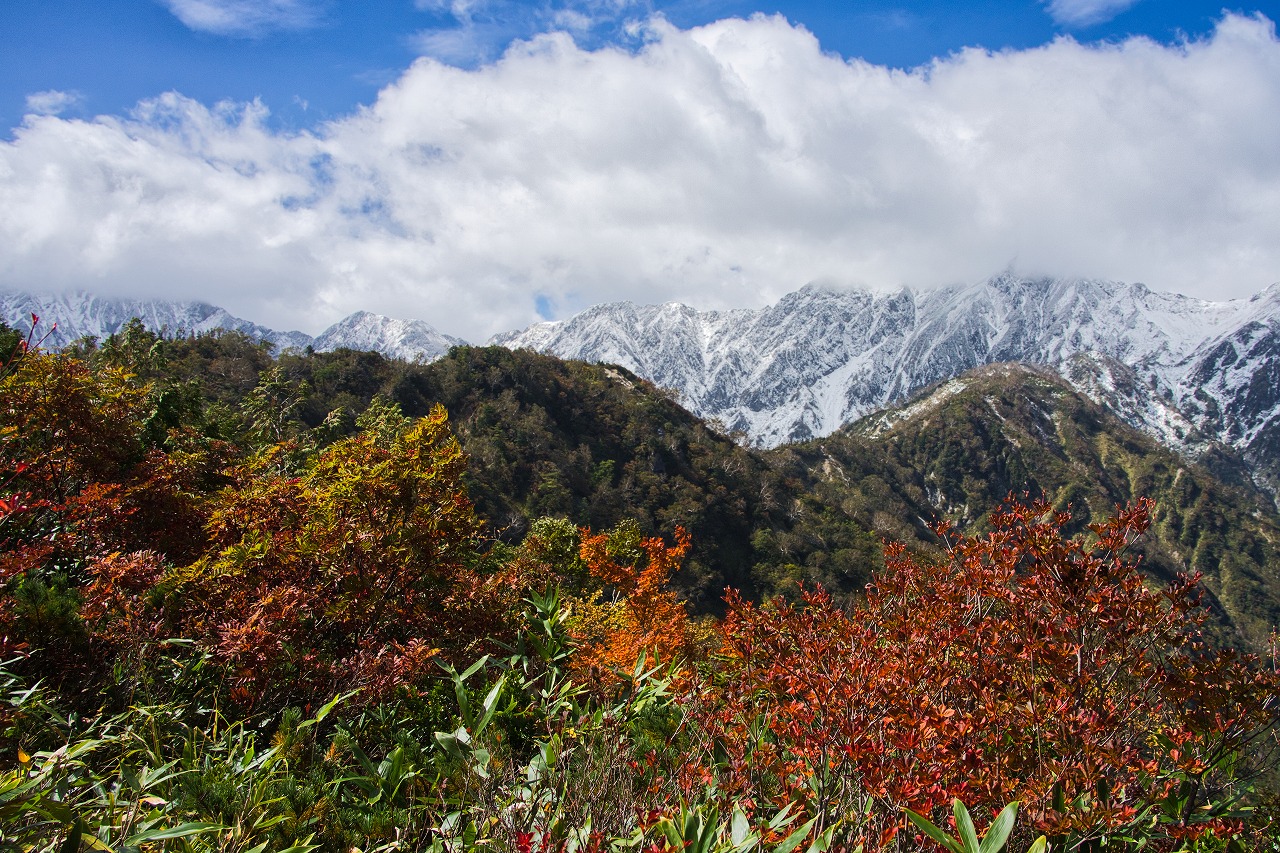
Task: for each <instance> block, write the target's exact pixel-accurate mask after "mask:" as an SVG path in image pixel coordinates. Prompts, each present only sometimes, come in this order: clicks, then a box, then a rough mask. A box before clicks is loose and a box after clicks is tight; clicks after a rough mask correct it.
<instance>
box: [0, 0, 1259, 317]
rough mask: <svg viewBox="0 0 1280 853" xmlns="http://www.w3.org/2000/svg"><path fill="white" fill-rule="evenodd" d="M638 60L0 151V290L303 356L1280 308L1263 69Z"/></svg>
mask: <svg viewBox="0 0 1280 853" xmlns="http://www.w3.org/2000/svg"><path fill="white" fill-rule="evenodd" d="M648 39H649V40H648V42H647V43H646V44H645V46H644V47H643V48H642V49H640V50H638V51H637V52H634V53H632V52H627V51H623V50H619V49H604V50H599V51H594V52H591V51H585V50H582V49H580V48H579V47H577V46H576V45H575V44H574V42H573V40H572V39H571V38H570V37H569V36H568V35H564V34H557V35H547V36H542V37H539V38H536V39H534V40H532V41H529V42H525V43H518V44H516V45H514V46H513V47H512V48H511V49H510V50H508V51H507V53H506V54H505V55H504V56H503V57H502V58H501V59H500V60H499V61H497V62H494V63H492V64H489V65H485V66H482V67H480V68H477V69H475V70H470V71H468V70H461V69H458V68H453V67H450V66H447V65H444V64H442V63H440V62H437V61H435V60H431V59H422V60H419V61H418V62H417V63H415V64H414V65H413V66H412V67H411V68H410V69H408V70H407V71H406V72H404V73H403V74H402V75H401V76H400V78H399V79H398V80H397V81H396V82H395V83H394V84H392V85H390V86H387V87H386V88H385V89H383V90H382V92H381V93H380V94H379V97H378V100H377V102H376V103H374V104H372V105H370V106H369V107H367V108H364V109H362V110H360V111H359V112H357V113H356V114H354V115H352V116H350V117H348V118H345V119H342V120H339V121H336V122H333V123H331V124H328V125H326V126H324V127H322V128H320V129H318V130H316V131H315V132H313V133H303V134H281V133H277V132H273V131H271V130H269V129H268V128H267V127H266V125H265V123H264V110H263V108H262V107H261V106H260V105H256V104H250V105H247V106H246V105H238V106H237V105H214V106H212V107H210V106H206V105H202V104H199V103H196V102H193V101H190V100H187V99H184V98H182V97H180V96H178V95H172V94H171V95H165V96H163V97H161V98H158V99H156V100H155V101H152V102H148V103H145V104H143V105H141V106H140V107H139V109H138V110H137V111H136V113H135V114H133V115H131V116H129V117H125V118H99V119H96V120H93V121H77V120H67V119H62V118H57V117H52V116H31V117H29V118H28V119H27V120H26V123H25V124H24V125H23V126H22V127H21V128H19V129H18V130H17V131H16V132H15V135H14V138H13V140H12V141H10V142H0V285H3V286H10V287H71V286H89V287H93V288H95V289H97V290H100V291H102V292H121V293H126V292H127V293H134V294H162V295H169V296H175V297H176V296H183V297H199V298H203V299H207V300H210V301H213V302H215V303H218V304H222V305H225V306H226V307H228V308H229V309H231V310H233V311H235V312H237V313H239V314H241V315H242V316H247V317H250V318H252V319H255V320H258V321H259V322H264V323H268V324H273V325H277V326H293V327H302V328H304V329H306V330H308V331H318V330H319V329H320V328H322V327H323V326H324V325H326V324H327V323H329V322H332V321H333V320H336V319H337V318H338V317H340V316H342V315H343V314H345V313H348V312H350V311H353V310H356V309H360V308H367V309H369V310H373V311H378V312H381V313H385V314H390V315H393V316H401V317H420V318H423V319H426V320H428V321H430V322H432V323H433V324H435V325H437V326H439V327H440V328H441V329H443V330H444V331H447V332H450V333H453V334H458V335H462V336H464V337H467V338H470V339H472V340H483V339H484V338H486V337H487V336H488V335H489V334H491V333H493V332H496V331H500V330H503V329H507V328H513V327H516V326H520V325H524V324H526V323H528V322H532V321H534V320H536V319H537V318H538V314H537V307H538V300H539V298H542V299H544V300H546V301H547V302H549V303H550V304H551V305H553V306H558V307H559V309H560V310H562V311H565V310H569V309H572V308H574V307H581V306H584V305H586V304H591V303H594V302H599V301H606V300H615V299H632V300H635V301H639V302H655V301H666V300H683V301H687V302H690V303H693V304H695V305H699V306H702V307H724V306H733V305H744V304H756V305H758V304H761V303H763V302H764V301H767V300H772V299H776V298H777V297H779V296H780V295H782V294H783V293H785V292H787V291H789V290H792V289H795V288H796V287H799V286H800V285H802V284H804V283H806V282H808V281H812V280H824V281H830V282H836V283H840V282H844V283H849V284H871V285H878V286H896V285H899V284H907V285H912V286H923V287H927V286H931V285H936V284H941V283H947V282H953V281H958V280H976V279H979V278H982V277H985V276H986V275H989V274H991V273H993V272H996V271H998V270H1000V269H1003V268H1004V267H1005V266H1006V265H1007V264H1008V263H1009V261H1010V259H1011V258H1015V257H1016V258H1017V259H1018V263H1019V266H1020V268H1022V269H1024V270H1026V271H1027V272H1045V273H1054V274H1061V275H1089V276H1102V277H1109V278H1117V279H1122V280H1129V281H1145V282H1146V283H1147V284H1149V285H1151V286H1152V287H1155V288H1158V289H1168V290H1177V291H1181V292H1184V293H1192V294H1196V295H1201V296H1205V297H1208V298H1226V297H1234V296H1244V295H1248V294H1251V293H1253V292H1255V291H1257V290H1258V289H1260V288H1261V287H1263V286H1265V285H1267V284H1269V283H1271V282H1272V281H1275V280H1278V279H1280V219H1278V218H1277V217H1276V216H1275V211H1276V210H1280V151H1277V148H1276V146H1275V142H1274V141H1275V140H1276V139H1277V138H1280V42H1278V41H1277V39H1276V34H1275V29H1274V26H1273V25H1272V24H1271V22H1269V21H1267V20H1265V19H1263V18H1261V17H1253V18H1248V17H1240V16H1227V17H1224V18H1223V20H1222V21H1221V22H1220V24H1219V26H1218V27H1217V30H1216V32H1215V33H1214V34H1213V35H1212V36H1211V37H1209V38H1207V39H1205V40H1203V41H1198V42H1192V43H1188V44H1184V45H1179V46H1174V47H1167V46H1162V45H1158V44H1156V43H1153V42H1151V41H1148V40H1144V39H1135V40H1131V41H1127V42H1124V43H1122V44H1117V45H1102V46H1087V45H1081V44H1078V43H1077V42H1075V41H1073V40H1071V39H1067V38H1064V39H1060V40H1058V41H1055V42H1053V43H1052V44H1049V45H1045V46H1043V47H1040V48H1036V49H1033V50H1026V51H1006V52H1001V53H994V54H993V53H988V52H985V51H980V50H970V51H966V52H962V53H960V54H957V55H954V56H951V57H948V58H946V59H940V60H936V61H935V62H934V63H933V64H932V65H930V66H928V67H926V68H923V69H919V70H916V71H912V72H905V71H898V70H891V69H887V68H884V67H880V66H875V65H871V64H868V63H866V62H862V61H856V60H855V61H852V62H845V61H842V60H840V59H839V58H838V57H834V56H832V55H831V54H828V53H823V52H822V51H821V50H820V48H819V45H818V44H817V42H816V40H815V39H814V38H813V37H812V36H811V35H810V34H809V33H808V32H806V31H804V30H803V29H799V28H795V27H792V26H790V25H788V24H787V23H786V22H785V21H784V20H782V19H780V18H763V17H758V18H754V19H752V20H750V21H742V20H728V21H721V22H717V23H715V24H711V25H708V26H705V27H701V28H698V29H694V30H689V31H681V30H678V29H676V28H675V27H673V26H671V25H669V24H667V23H665V22H663V21H661V20H657V21H654V22H652V24H651V30H650V32H649V34H648Z"/></svg>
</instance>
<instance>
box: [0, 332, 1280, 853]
mask: <svg viewBox="0 0 1280 853" xmlns="http://www.w3.org/2000/svg"><path fill="white" fill-rule="evenodd" d="M0 333H2V334H3V335H4V338H3V340H0V355H3V356H4V361H3V362H2V365H3V366H2V367H0V584H2V586H0V595H2V596H3V607H0V653H3V660H4V663H3V664H0V684H3V685H4V690H3V692H2V693H0V749H2V750H3V751H4V753H5V754H6V755H8V756H10V759H8V761H9V763H8V764H6V765H4V766H3V768H0V770H2V771H3V775H2V776H0V846H3V845H8V846H13V847H15V849H22V850H36V851H42V852H43V851H49V852H50V853H52V851H55V850H56V851H59V853H64V851H74V850H89V849H93V850H161V849H164V850H186V851H192V850H198V851H213V850H219V851H244V853H265V851H268V850H280V851H288V853H304V851H311V850H325V851H343V853H349V851H350V850H352V849H359V850H375V849H376V850H383V851H391V850H421V851H432V853H445V851H464V850H466V851H471V850H480V849H484V850H498V851H511V853H532V851H534V850H538V851H552V850H555V851H562V850H563V851H603V850H606V849H608V850H611V851H622V850H627V849H647V850H653V851H655V853H666V851H670V853H676V851H684V850H687V849H689V848H694V849H697V850H699V851H703V853H730V851H734V853H749V851H752V850H756V849H759V850H761V851H764V850H774V851H779V852H780V853H791V851H794V850H798V849H803V850H806V851H808V853H823V851H826V850H828V849H837V848H838V849H848V850H859V849H860V850H863V851H868V853H869V851H877V850H879V851H890V850H897V851H903V850H917V849H920V850H930V849H938V848H939V846H940V845H941V846H942V847H946V848H947V849H957V847H954V846H951V845H953V844H954V845H960V846H961V847H962V848H964V849H976V847H977V842H976V838H977V837H978V836H980V835H986V837H987V838H988V841H987V843H986V846H985V847H983V849H984V850H989V851H993V853H994V851H996V850H999V849H1003V847H1004V845H1005V842H1006V841H1007V842H1008V844H1009V849H1011V850H1017V851H1018V853H1021V851H1024V850H1027V849H1028V848H1031V849H1034V850H1038V851H1046V850H1052V851H1058V850H1064V851H1065V850H1102V849H1111V848H1113V847H1116V848H1117V849H1118V848H1119V847H1125V848H1127V847H1128V846H1133V847H1134V848H1135V849H1136V847H1137V846H1143V847H1145V848H1146V849H1152V850H1167V851H1174V850H1193V849H1194V850H1217V851H1229V850H1230V851H1235V850H1244V849H1258V850H1261V849H1276V844H1277V838H1280V833H1277V831H1276V830H1275V827H1276V826H1277V825H1280V824H1277V820H1278V819H1280V818H1277V815H1276V812H1275V798H1274V793H1273V792H1274V781H1275V776H1276V766H1277V765H1276V747H1277V741H1276V734H1277V733H1276V729H1275V725H1276V709H1277V707H1278V706H1280V676H1278V675H1277V672H1276V662H1275V659H1274V656H1271V657H1267V658H1265V659H1261V658H1258V657H1255V656H1253V655H1250V654H1249V653H1248V651H1249V650H1254V651H1260V652H1268V651H1269V650H1268V649H1267V640H1268V638H1269V636H1270V632H1269V629H1270V627H1271V626H1273V625H1274V624H1275V612H1276V604H1275V602H1276V601H1277V595H1276V592H1275V589H1276V579H1275V578H1276V571H1277V562H1276V559H1275V556H1276V555H1275V543H1276V541H1277V540H1276V538H1275V537H1276V531H1277V530H1278V529H1280V527H1278V525H1277V522H1276V520H1275V518H1274V516H1273V515H1272V514H1270V510H1269V505H1268V504H1267V503H1266V502H1265V501H1261V500H1259V499H1258V496H1257V494H1256V493H1252V492H1248V491H1244V490H1242V489H1240V488H1237V487H1229V486H1226V485H1223V484H1221V483H1219V482H1217V481H1215V480H1214V479H1213V477H1212V475H1210V474H1209V473H1208V472H1207V471H1206V470H1204V469H1201V468H1198V467H1196V466H1192V465H1189V464H1187V463H1185V462H1183V461H1182V460H1180V459H1179V458H1178V457H1175V456H1173V455H1171V454H1169V453H1167V452H1165V451H1162V450H1160V448H1158V447H1156V446H1155V445H1153V444H1151V443H1150V442H1149V441H1148V440H1146V439H1144V438H1142V437H1140V436H1138V434H1136V433H1134V432H1133V431H1132V430H1129V429H1128V428H1127V427H1124V426H1123V425H1122V424H1120V423H1119V422H1118V421H1115V420H1114V419H1112V418H1110V416H1108V415H1106V414H1105V413H1104V412H1102V410H1100V409H1098V408H1097V407H1096V406H1094V405H1093V404H1091V403H1088V402H1087V401H1085V400H1083V399H1082V398H1080V397H1078V396H1077V395H1075V394H1074V393H1073V392H1071V391H1070V389H1069V388H1067V387H1066V386H1064V385H1062V384H1061V382H1060V381H1058V380H1056V379H1053V378H1051V377H1047V376H1044V375H1041V374H1039V373H1037V372H1034V371H1028V370H1025V369H1023V368H1018V367H1013V366H1009V367H997V368H989V369H987V370H985V371H983V372H980V373H976V374H972V375H968V376H966V377H962V378H961V379H960V380H957V381H956V382H954V383H952V384H948V385H945V386H943V387H941V388H939V389H936V390H935V391H934V392H933V393H932V394H931V395H929V396H926V397H924V398H921V399H919V400H917V401H916V402H914V403H912V404H911V405H909V406H908V407H906V408H905V409H902V410H898V411H894V412H886V413H882V414H880V415H878V416H874V417H872V418H870V419H867V420H865V421H863V422H861V423H859V424H857V425H855V426H854V427H852V428H850V429H849V430H847V431H844V432H842V433H841V434H840V435H837V436H832V437H830V438H827V439H824V440H822V441H821V442H814V443H810V444H806V445H797V446H793V447H788V448H781V449H778V450H775V451H771V452H767V453H760V452H754V451H748V450H746V449H743V448H742V447H740V446H738V445H736V444H735V443H734V442H733V441H731V440H730V439H729V438H727V437H725V436H722V435H720V434H718V433H717V432H716V431H715V430H713V429H710V428H709V427H708V426H707V425H705V424H703V423H701V422H700V421H698V420H697V419H696V418H694V417H693V416H691V415H690V414H688V413H687V412H686V411H684V410H683V409H682V408H681V407H680V406H679V405H677V404H676V403H675V402H674V401H673V399H672V398H671V395H670V394H668V393H666V392H664V391H662V390H661V389H658V388H655V387H654V386H652V385H650V384H648V383H646V382H644V381H642V380H640V379H638V378H637V377H635V376H634V375H631V374H629V373H627V372H626V371H624V370H621V369H619V368H616V367H611V366H608V365H588V364H583V363H575V362H564V361H560V360H557V359H554V358H551V357H547V356H541V355H535V354H531V353H522V352H511V351H508V350H505V349H499V348H468V347H460V348H456V349H455V350H453V351H452V352H451V353H450V354H449V355H448V356H447V357H446V358H443V359H441V360H439V361H438V362H435V363H433V364H430V365H410V364H406V363H402V362H395V361H390V360H387V359H385V358H383V357H381V356H377V355H373V354H369V353H357V352H353V351H346V350H339V351H336V352H334V353H326V354H316V353H293V354H286V355H282V356H280V357H278V358H275V357H273V356H272V354H271V353H270V352H269V350H268V349H267V348H266V347H264V346H262V345H258V344H255V343H253V342H252V341H250V340H249V339H248V338H246V337H244V336H242V335H238V334H235V333H218V334H211V335H202V336H196V337H191V338H185V339H177V340H167V339H163V338H160V337H158V336H156V335H154V334H152V333H150V332H148V331H147V330H146V329H144V328H142V326H141V325H140V324H133V325H131V326H129V327H127V328H126V330H125V331H124V332H122V333H121V334H120V335H116V336H112V337H110V338H108V339H105V340H102V341H83V342H81V343H80V344H78V345H77V346H76V347H75V348H73V349H72V350H71V351H69V352H65V353H50V352H42V351H40V350H39V348H38V347H35V346H32V345H31V344H32V343H33V339H31V338H28V339H27V340H26V341H24V340H22V338H21V336H19V335H17V334H15V333H12V332H9V331H8V330H0ZM1010 492H1013V493H1014V494H1015V500H1014V501H1013V502H1011V503H1006V502H1005V499H1006V498H1007V497H1008V495H1009V493H1010ZM1152 499H1154V503H1153V502H1152ZM1068 510H1069V511H1068ZM948 520H949V521H951V522H952V523H953V525H954V526H953V527H952V528H951V529H950V530H948V529H947V528H946V527H945V526H942V525H940V524H937V523H935V522H940V521H948ZM1089 522H1092V525H1091V526H1089V527H1086V524H1088V523H1089ZM1139 555H1141V556H1142V557H1143V558H1144V559H1142V560H1141V561H1139V560H1138V559H1137V557H1138V556H1139ZM1188 568H1189V569H1193V570H1196V571H1203V572H1204V574H1205V578H1206V583H1205V585H1204V587H1201V586H1200V585H1198V584H1197V583H1196V581H1195V580H1194V578H1188V577H1186V576H1185V575H1181V574H1180V571H1181V570H1183V569H1188ZM726 587H731V588H732V591H730V592H729V593H728V594H727V595H723V593H724V590H725V588H726ZM778 594H780V597H777V598H774V597H773V596H775V595H778ZM1202 599H1207V601H1208V603H1209V605H1210V606H1209V607H1208V608H1207V609H1206V608H1205V607H1204V604H1203V601H1202ZM706 614H711V615H706ZM1206 617H1207V618H1208V619H1209V622H1208V626H1209V629H1210V630H1209V631H1208V632H1207V633H1206V632H1203V631H1202V630H1201V627H1200V625H1201V622H1202V620H1204V619H1205V618H1206ZM971 819H972V820H973V821H976V824H977V829H972V828H969V821H970V820H971ZM979 830H980V831H979ZM947 833H950V834H956V835H958V836H959V837H961V838H962V839H964V838H967V839H968V840H962V841H948V842H947V843H943V842H941V841H940V840H939V839H941V838H943V836H944V835H946V834H947ZM965 845H967V847H965ZM1267 845H1270V846H1267Z"/></svg>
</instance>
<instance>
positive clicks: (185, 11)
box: [160, 0, 320, 36]
mask: <svg viewBox="0 0 1280 853" xmlns="http://www.w3.org/2000/svg"><path fill="white" fill-rule="evenodd" d="M160 2H162V3H164V5H165V6H167V7H168V8H169V11H170V12H172V13H173V14H174V15H175V16H176V17H177V18H178V20H180V21H182V23H184V24H186V25H187V26H188V27H190V28H191V29H193V30H199V31H201V32H208V33H214V34H215V35H223V36H258V35H262V34H264V33H267V32H270V31H272V30H295V29H305V28H306V27H310V26H312V25H314V24H315V23H316V22H317V20H318V19H319V17H320V10H319V8H318V6H317V3H316V0H160Z"/></svg>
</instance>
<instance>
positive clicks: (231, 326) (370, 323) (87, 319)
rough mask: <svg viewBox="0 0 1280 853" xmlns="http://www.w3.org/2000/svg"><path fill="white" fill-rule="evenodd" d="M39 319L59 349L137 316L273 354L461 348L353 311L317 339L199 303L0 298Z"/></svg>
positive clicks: (421, 354) (413, 356) (424, 327)
mask: <svg viewBox="0 0 1280 853" xmlns="http://www.w3.org/2000/svg"><path fill="white" fill-rule="evenodd" d="M32 314H35V315H37V316H38V317H40V318H41V321H40V330H41V331H42V332H43V331H47V330H49V329H50V328H52V326H53V324H54V323H57V325H58V327H57V329H56V330H55V331H54V332H53V333H52V334H51V335H50V336H49V338H48V339H47V340H46V341H45V345H46V346H47V347H51V348H52V347H60V346H65V345H66V344H69V343H71V342H72V341H74V340H76V339H77V338H81V337H85V336H94V337H98V338H105V337H107V336H108V335H111V334H114V333H115V332H117V331H119V330H120V329H121V327H123V326H124V324H125V323H127V322H128V321H129V320H131V319H132V318H134V317H137V318H139V319H141V320H142V322H143V324H144V325H146V327H147V328H148V329H152V330H156V331H163V332H166V333H167V334H188V333H191V334H198V333H200V332H208V331H212V330H214V329H228V330H231V331H237V332H243V333H245V334H247V335H249V336H250V337H252V338H256V339H257V340H264V341H270V342H271V343H273V344H275V346H276V349H277V351H282V350H286V349H305V348H306V347H308V346H310V347H312V348H313V349H315V350H317V351H319V352H331V351H333V350H336V349H340V348H343V347H345V348H348V349H355V350H375V351H377V352H380V353H382V354H383V355H387V356H390V357H392V358H401V359H405V360H406V361H430V360H432V359H435V358H439V357H440V356H441V355H444V354H445V353H446V352H448V351H449V348H450V347H452V346H456V345H458V344H461V343H464V342H463V341H461V340H459V339H458V338H453V337H450V336H449V335H444V334H441V333H440V332H438V331H436V330H435V329H434V328H432V327H431V326H430V325H429V324H427V323H425V322H423V321H422V320H392V319H390V318H388V317H382V316H380V315H378V314H371V313H369V312H368V311H357V312H356V313H355V314H352V315H351V316H349V317H346V318H345V319H342V320H339V321H338V322H337V323H334V324H333V325H332V326H330V327H329V328H328V329H325V330H324V331H323V332H321V333H320V334H319V335H318V336H316V337H314V338H313V337H311V336H310V335H308V334H305V333H303V332H281V331H276V330H275V329H268V328H266V327H265V326H259V325H257V324H256V323H251V322H249V321H248V320H242V319H240V318H239V317H234V316H232V315H231V314H229V313H228V312H227V311H226V310H224V309H222V308H218V307H216V306H214V305H208V304H206V303H203V302H167V301H164V300H158V299H110V298H106V297H100V296H93V295H91V294H89V293H85V292H83V291H77V292H72V293H62V294H30V293H17V292H8V293H0V320H3V321H4V322H6V323H8V324H9V325H10V326H12V327H13V328H15V329H21V330H26V329H27V328H28V327H29V326H30V323H31V315H32Z"/></svg>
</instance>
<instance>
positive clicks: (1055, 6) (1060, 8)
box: [1044, 0, 1138, 27]
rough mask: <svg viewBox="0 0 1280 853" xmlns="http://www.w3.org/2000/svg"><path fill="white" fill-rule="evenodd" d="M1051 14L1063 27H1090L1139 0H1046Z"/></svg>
mask: <svg viewBox="0 0 1280 853" xmlns="http://www.w3.org/2000/svg"><path fill="white" fill-rule="evenodd" d="M1044 2H1045V3H1046V5H1047V6H1048V7H1049V9H1048V12H1049V16H1050V17H1051V18H1053V20H1054V22H1055V23H1057V24H1058V25H1060V26H1063V27H1088V26H1092V25H1093V24H1101V23H1103V22H1104V21H1109V20H1111V19H1112V18H1114V17H1115V16H1116V15H1119V14H1120V13H1121V12H1123V11H1125V10H1126V9H1128V8H1129V7H1130V6H1133V5H1134V4H1136V3H1137V2H1138V0H1044Z"/></svg>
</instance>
